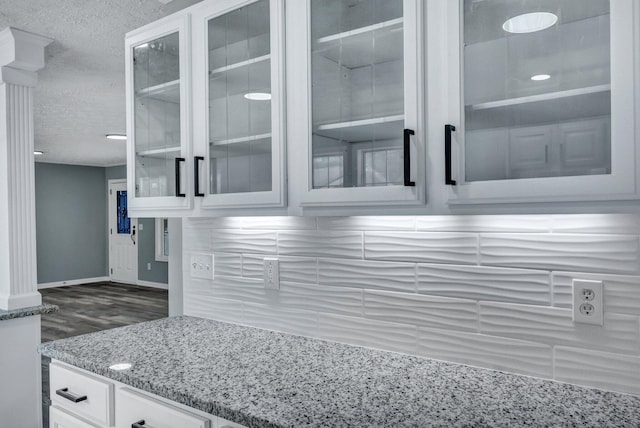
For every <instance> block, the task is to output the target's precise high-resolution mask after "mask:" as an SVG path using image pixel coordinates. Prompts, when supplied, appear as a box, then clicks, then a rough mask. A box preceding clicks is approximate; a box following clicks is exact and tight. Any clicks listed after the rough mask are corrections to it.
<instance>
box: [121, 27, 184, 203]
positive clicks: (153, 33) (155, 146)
mask: <svg viewBox="0 0 640 428" xmlns="http://www.w3.org/2000/svg"><path fill="white" fill-rule="evenodd" d="M184 20H185V18H184V17H183V18H176V19H175V21H176V24H175V25H170V24H172V22H169V23H163V24H164V25H158V26H155V27H153V28H150V29H147V31H144V28H143V29H142V30H143V31H140V32H139V33H138V34H137V35H136V36H131V37H129V38H128V39H127V48H128V55H129V58H128V73H129V77H128V85H129V86H130V87H129V88H128V97H129V105H128V107H129V126H128V134H129V144H130V147H131V148H130V151H129V156H130V157H129V164H130V165H133V171H132V170H131V169H130V170H129V171H130V172H129V180H130V182H131V183H132V187H133V188H132V189H130V190H131V192H130V194H132V196H133V198H132V207H134V208H135V207H139V208H144V207H151V206H153V207H160V208H162V207H167V208H170V207H174V206H183V205H185V204H188V202H186V198H184V196H186V189H187V186H188V184H187V183H186V182H185V180H186V177H185V168H186V152H187V150H186V147H187V146H188V144H187V135H188V134H187V132H188V129H186V128H188V127H186V126H184V124H185V123H187V122H186V117H185V116H186V115H185V111H186V110H185V93H186V89H185V87H184V86H185V84H184V76H185V73H187V70H185V69H186V68H187V67H186V66H185V60H184V56H185V52H184V50H185V48H184V46H185V42H186V41H185V40H184V38H185V37H186V35H185V33H184V31H183V25H184ZM159 201H161V202H159Z"/></svg>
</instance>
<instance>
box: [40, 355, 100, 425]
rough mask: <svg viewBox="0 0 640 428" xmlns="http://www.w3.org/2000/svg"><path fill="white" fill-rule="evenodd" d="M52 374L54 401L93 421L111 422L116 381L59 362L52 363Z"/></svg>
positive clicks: (57, 404)
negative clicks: (105, 379) (107, 380)
mask: <svg viewBox="0 0 640 428" xmlns="http://www.w3.org/2000/svg"><path fill="white" fill-rule="evenodd" d="M49 376H50V377H49V379H50V387H51V402H52V403H53V404H55V405H56V406H57V407H59V408H62V409H64V410H68V411H70V412H72V413H75V414H77V415H79V416H82V417H84V418H87V419H89V420H90V421H94V422H97V423H99V424H103V425H111V424H112V422H113V384H111V383H110V382H105V381H103V380H101V379H98V378H96V377H94V376H91V375H89V374H86V373H83V372H81V371H78V370H74V369H72V368H69V367H65V366H62V365H60V364H56V363H51V367H50V375H49ZM85 397H86V398H85ZM76 400H78V401H77V402H76Z"/></svg>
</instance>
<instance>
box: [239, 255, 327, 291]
mask: <svg viewBox="0 0 640 428" xmlns="http://www.w3.org/2000/svg"><path fill="white" fill-rule="evenodd" d="M267 257H272V256H267ZM264 258H265V255H260V254H243V255H242V276H244V277H247V278H258V279H262V278H263V277H264ZM278 261H279V263H278V264H279V267H280V270H279V272H280V282H307V283H313V284H315V283H317V282H318V273H317V270H318V266H317V265H318V261H317V259H315V258H310V257H288V256H278Z"/></svg>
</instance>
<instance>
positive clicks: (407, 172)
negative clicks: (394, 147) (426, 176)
mask: <svg viewBox="0 0 640 428" xmlns="http://www.w3.org/2000/svg"><path fill="white" fill-rule="evenodd" d="M412 135H415V132H414V131H413V129H405V130H404V185H405V186H410V187H411V186H415V185H416V183H415V181H411V149H410V147H409V143H410V142H411V136H412Z"/></svg>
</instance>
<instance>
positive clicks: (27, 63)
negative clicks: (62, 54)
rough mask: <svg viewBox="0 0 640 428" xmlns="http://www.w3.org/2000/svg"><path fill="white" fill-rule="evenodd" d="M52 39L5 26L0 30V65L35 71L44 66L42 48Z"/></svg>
mask: <svg viewBox="0 0 640 428" xmlns="http://www.w3.org/2000/svg"><path fill="white" fill-rule="evenodd" d="M51 42H53V39H50V38H48V37H44V36H40V35H38V34H34V33H29V32H27V31H23V30H18V29H17V28H13V27H7V28H5V29H4V30H2V31H0V67H10V68H14V69H17V70H21V71H28V72H36V71H38V70H40V69H42V68H44V48H45V47H46V46H47V45H48V44H50V43H51Z"/></svg>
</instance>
